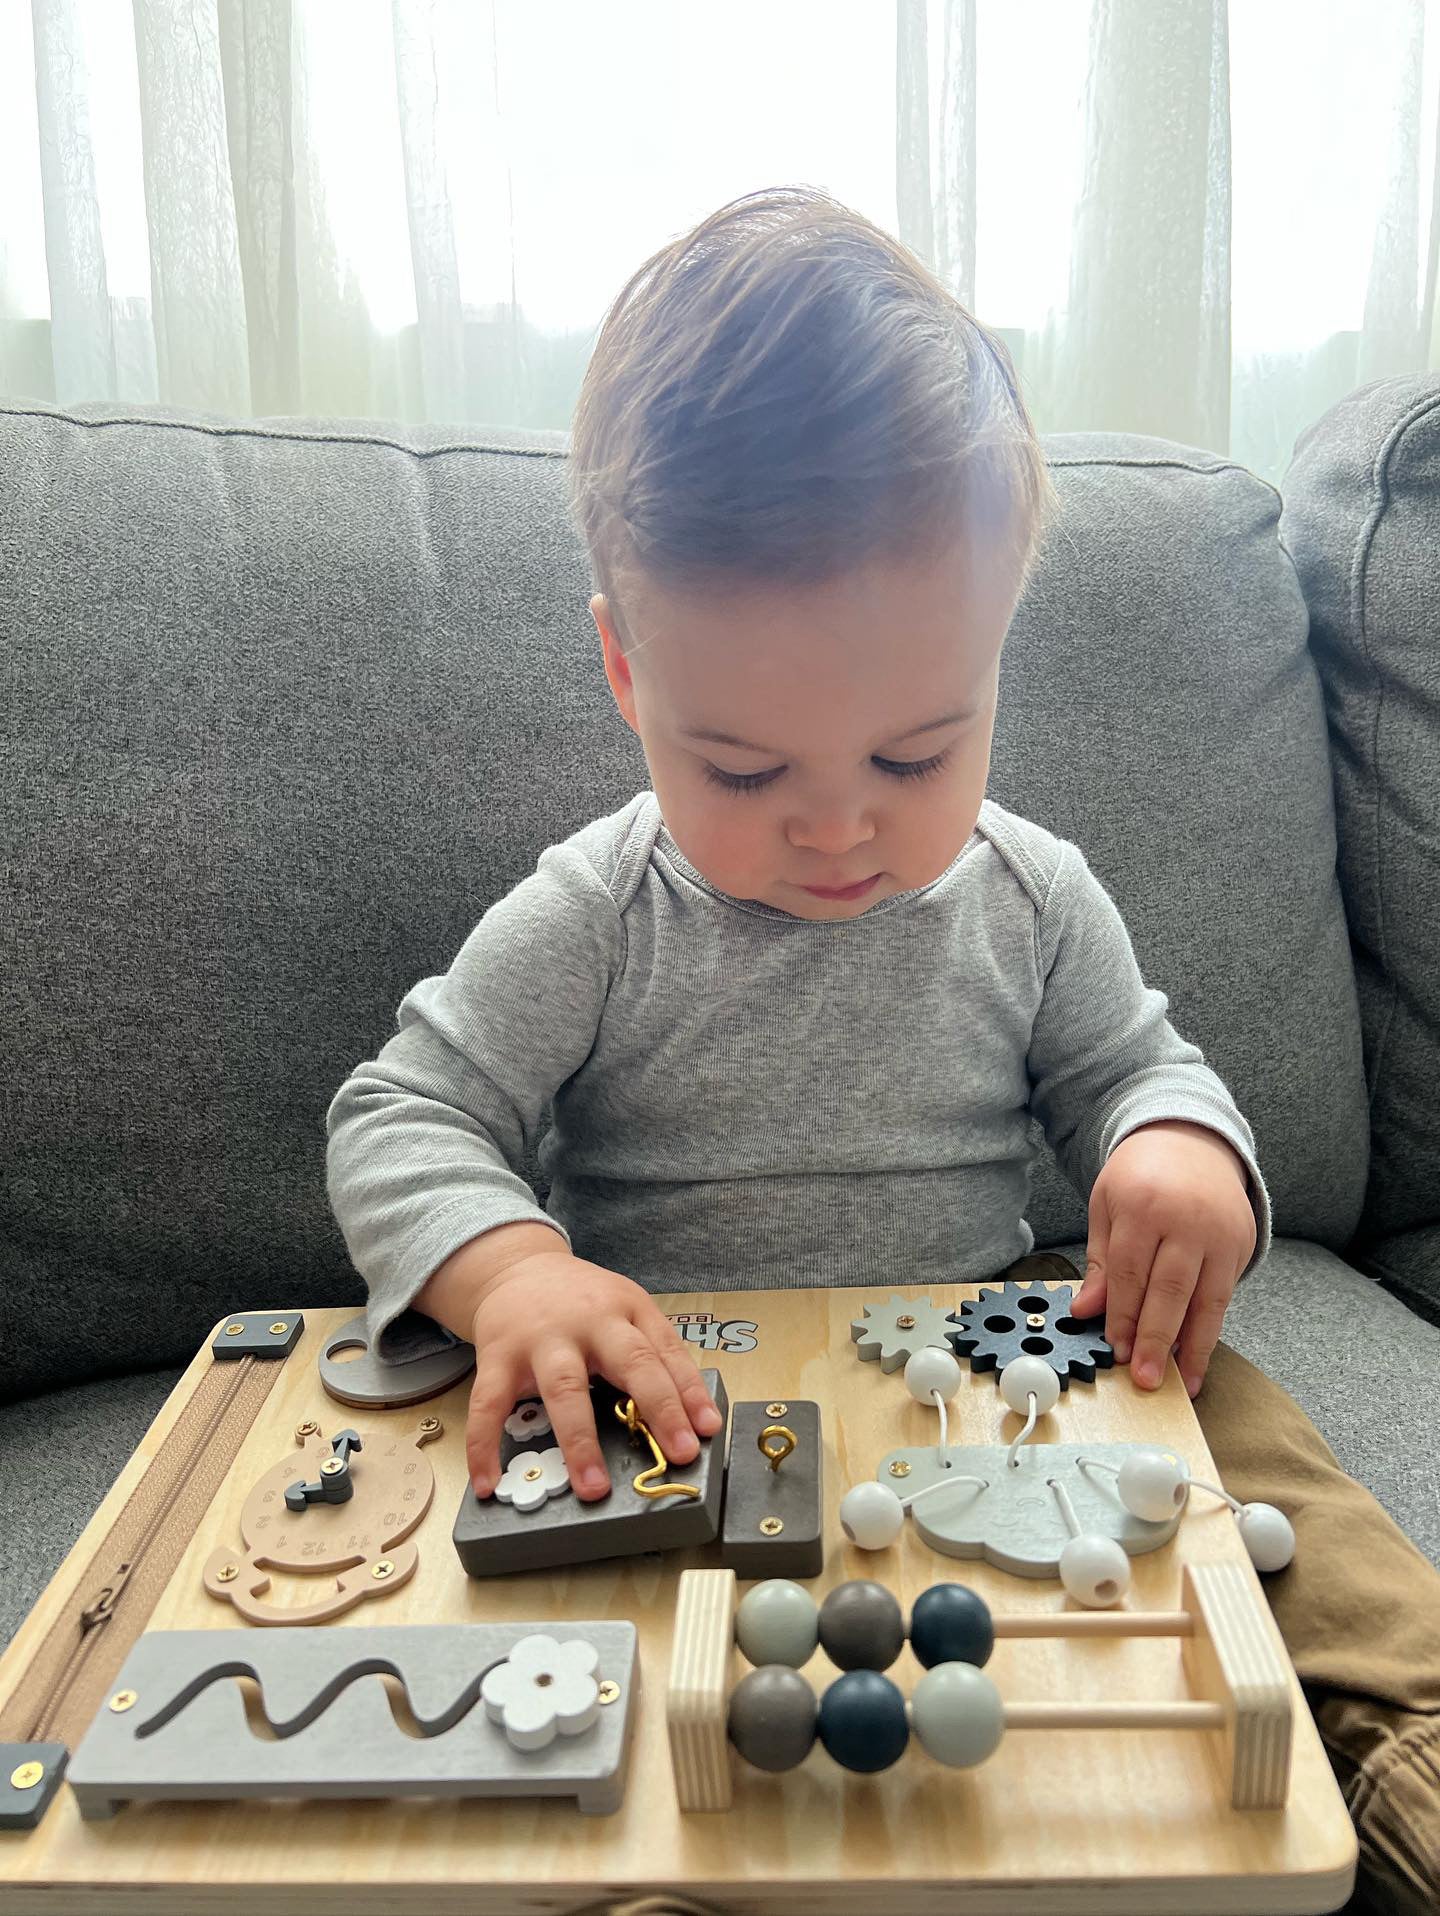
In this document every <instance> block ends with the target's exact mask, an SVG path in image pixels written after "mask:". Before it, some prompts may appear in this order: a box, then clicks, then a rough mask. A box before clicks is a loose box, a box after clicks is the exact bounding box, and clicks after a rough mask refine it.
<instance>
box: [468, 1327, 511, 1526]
mask: <svg viewBox="0 0 1440 1916" xmlns="http://www.w3.org/2000/svg"><path fill="white" fill-rule="evenodd" d="M516 1381H517V1379H516V1369H515V1365H514V1363H513V1361H511V1360H510V1359H508V1358H506V1357H504V1356H503V1355H502V1354H501V1353H499V1352H498V1351H495V1350H493V1349H492V1350H491V1351H488V1352H487V1353H486V1354H485V1356H484V1357H482V1358H481V1359H480V1361H479V1362H478V1363H477V1364H476V1366H475V1382H474V1384H473V1385H472V1386H471V1390H470V1410H469V1415H468V1416H467V1418H466V1421H465V1465H466V1468H467V1469H468V1470H469V1472H470V1482H471V1483H472V1484H473V1485H474V1488H475V1494H476V1496H477V1497H488V1496H489V1495H490V1493H491V1492H492V1491H493V1490H494V1488H495V1486H496V1484H497V1483H499V1481H500V1426H501V1425H502V1424H503V1423H504V1421H505V1419H506V1418H507V1417H508V1416H509V1415H510V1413H511V1411H512V1410H513V1409H514V1408H515V1385H516Z"/></svg>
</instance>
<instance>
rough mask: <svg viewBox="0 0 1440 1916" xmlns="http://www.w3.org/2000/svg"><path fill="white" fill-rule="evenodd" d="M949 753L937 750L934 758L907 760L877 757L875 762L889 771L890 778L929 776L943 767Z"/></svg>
mask: <svg viewBox="0 0 1440 1916" xmlns="http://www.w3.org/2000/svg"><path fill="white" fill-rule="evenodd" d="M949 757H950V754H949V752H948V751H945V752H937V753H936V754H935V756H934V758H914V759H909V760H907V761H903V762H902V761H901V760H898V759H890V758H877V759H876V761H875V763H876V764H877V765H879V766H880V767H882V769H883V770H885V771H887V772H889V774H890V776H891V777H892V778H929V777H930V776H931V775H932V773H935V772H941V771H943V770H944V769H945V765H946V762H947V761H948V759H949Z"/></svg>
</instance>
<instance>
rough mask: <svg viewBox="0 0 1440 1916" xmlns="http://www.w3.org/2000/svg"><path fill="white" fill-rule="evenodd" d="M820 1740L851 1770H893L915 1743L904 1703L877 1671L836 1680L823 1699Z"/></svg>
mask: <svg viewBox="0 0 1440 1916" xmlns="http://www.w3.org/2000/svg"><path fill="white" fill-rule="evenodd" d="M817 1727H818V1729H819V1732H820V1741H821V1742H822V1743H823V1744H824V1745H825V1748H826V1749H827V1750H828V1751H829V1753H830V1755H831V1756H832V1757H833V1758H834V1759H835V1761H836V1762H837V1763H839V1764H841V1765H842V1766H843V1767H844V1768H845V1769H847V1770H864V1771H867V1772H869V1771H874V1770H888V1769H889V1767H890V1765H891V1764H892V1763H893V1762H894V1761H895V1760H896V1758H897V1757H899V1756H900V1755H902V1754H903V1752H904V1749H905V1745H906V1744H907V1743H908V1742H909V1740H910V1725H909V1724H908V1722H907V1721H906V1720H905V1699H904V1697H903V1696H902V1695H901V1694H900V1692H899V1690H897V1689H896V1687H895V1685H894V1684H893V1683H892V1682H891V1681H890V1679H889V1677H883V1676H881V1675H880V1674H879V1672H878V1671H876V1670H851V1671H849V1672H848V1673H847V1674H846V1675H845V1676H842V1677H836V1679H835V1681H834V1682H833V1683H832V1684H831V1685H830V1688H829V1689H828V1690H827V1691H826V1692H825V1694H824V1696H822V1697H821V1699H820V1714H819V1720H818V1725H817Z"/></svg>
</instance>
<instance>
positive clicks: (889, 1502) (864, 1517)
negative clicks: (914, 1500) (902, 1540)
mask: <svg viewBox="0 0 1440 1916" xmlns="http://www.w3.org/2000/svg"><path fill="white" fill-rule="evenodd" d="M840 1528H841V1529H842V1530H843V1531H844V1532H845V1535H846V1536H847V1537H848V1538H849V1539H850V1541H851V1543H853V1544H854V1545H856V1547H857V1548H858V1549H860V1550H885V1549H887V1548H888V1547H889V1546H890V1545H891V1544H892V1543H894V1541H895V1539H896V1538H897V1537H898V1536H899V1535H900V1532H901V1531H902V1530H903V1529H904V1528H905V1506H904V1504H902V1503H901V1501H900V1499H899V1498H898V1497H897V1496H896V1495H895V1492H894V1491H893V1490H891V1488H890V1487H889V1485H888V1484H877V1483H873V1482H872V1483H863V1484H856V1485H855V1486H854V1487H853V1488H852V1489H850V1490H847V1491H846V1492H845V1495H844V1496H843V1497H842V1498H841V1499H840Z"/></svg>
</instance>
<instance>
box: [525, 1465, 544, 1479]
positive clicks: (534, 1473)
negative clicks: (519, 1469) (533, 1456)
mask: <svg viewBox="0 0 1440 1916" xmlns="http://www.w3.org/2000/svg"><path fill="white" fill-rule="evenodd" d="M544 1475H545V1473H544V1471H543V1470H542V1469H541V1468H540V1466H539V1464H531V1466H530V1468H529V1469H528V1470H527V1471H526V1472H525V1481H526V1483H527V1484H538V1483H539V1481H540V1479H541V1478H542V1477H543V1476H544Z"/></svg>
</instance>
